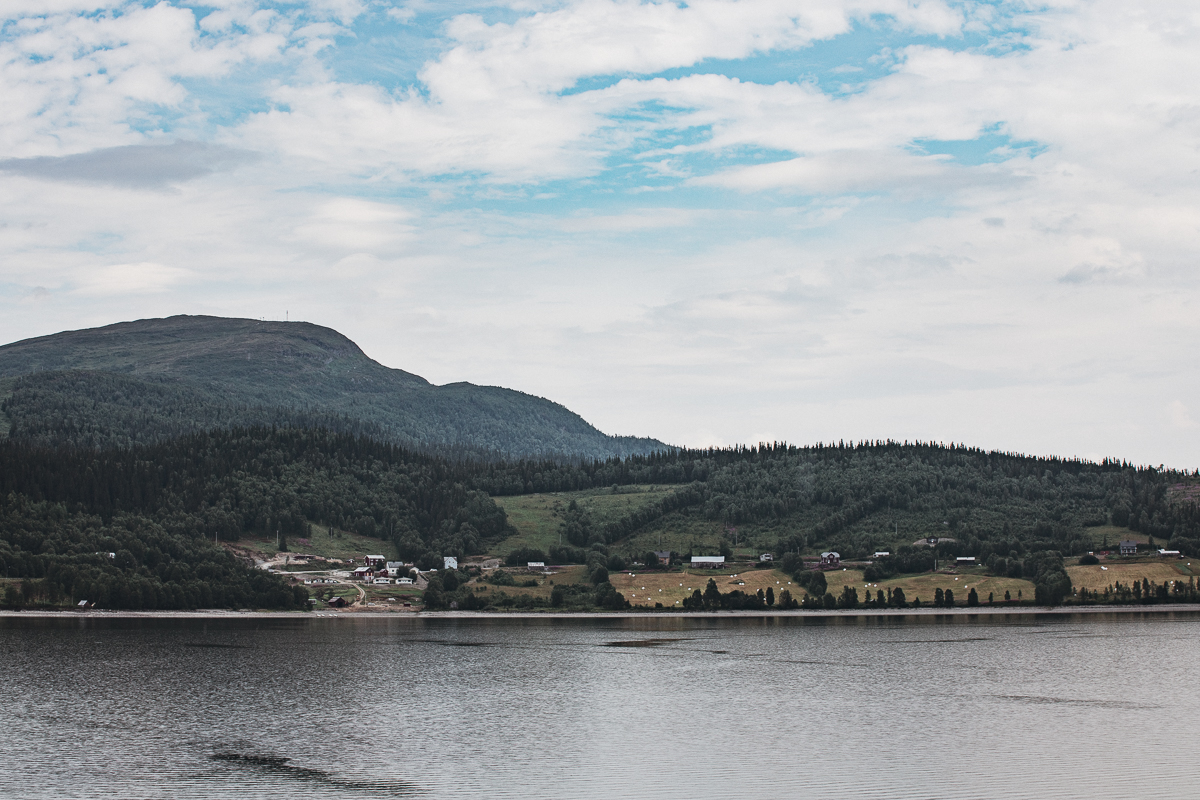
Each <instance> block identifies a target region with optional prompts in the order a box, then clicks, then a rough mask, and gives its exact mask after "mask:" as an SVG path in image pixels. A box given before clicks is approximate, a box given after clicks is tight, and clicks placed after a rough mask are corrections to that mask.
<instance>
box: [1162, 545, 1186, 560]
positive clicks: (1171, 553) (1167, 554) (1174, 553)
mask: <svg viewBox="0 0 1200 800" xmlns="http://www.w3.org/2000/svg"><path fill="white" fill-rule="evenodd" d="M1158 554H1159V555H1160V556H1162V557H1163V558H1183V556H1182V555H1180V553H1179V551H1178V550H1163V549H1162V548H1161V547H1160V548H1158Z"/></svg>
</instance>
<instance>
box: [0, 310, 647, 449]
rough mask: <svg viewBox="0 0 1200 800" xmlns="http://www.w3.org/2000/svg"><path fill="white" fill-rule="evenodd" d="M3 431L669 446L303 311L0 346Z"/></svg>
mask: <svg viewBox="0 0 1200 800" xmlns="http://www.w3.org/2000/svg"><path fill="white" fill-rule="evenodd" d="M0 382H2V383H3V384H4V385H5V386H6V388H7V391H5V390H3V389H0V396H3V397H4V404H3V411H4V414H5V417H6V422H7V424H8V426H9V435H10V436H13V437H15V438H27V439H32V440H36V441H40V442H43V443H70V444H85V445H89V446H108V445H114V444H116V445H129V444H134V443H144V442H148V441H158V440H161V439H163V438H164V437H169V436H171V435H180V434H182V433H187V432H193V431H196V430H201V429H204V428H208V427H228V426H229V425H231V424H241V425H245V424H302V425H306V424H307V425H311V424H316V425H324V426H328V427H332V428H335V429H343V430H352V431H355V432H361V433H366V434H368V435H373V436H376V437H377V438H382V439H386V440H390V441H394V442H397V443H400V444H404V445H407V446H414V447H418V448H421V449H437V448H439V447H440V448H458V449H461V450H466V451H475V452H479V453H492V454H496V455H504V456H509V457H514V456H516V457H525V456H545V455H560V456H566V457H584V458H609V457H618V456H624V455H631V454H637V453H648V452H653V451H656V450H663V449H667V448H668V446H667V445H665V444H664V443H662V442H660V441H658V440H655V439H649V438H639V437H630V436H609V435H607V434H604V433H602V432H600V431H599V430H597V429H596V428H595V427H594V426H592V425H591V424H590V423H588V422H587V421H586V420H584V419H583V418H582V417H581V416H579V415H578V414H576V413H574V412H572V411H570V410H569V409H567V408H566V407H564V406H562V405H561V404H558V403H555V402H553V401H551V400H548V399H545V398H541V397H537V396H535V395H530V394H527V393H524V392H520V391H517V390H513V389H506V388H503V387H497V386H479V385H476V384H472V383H467V382H461V381H460V382H456V383H450V384H445V385H442V386H437V385H434V384H432V383H430V382H429V381H427V380H426V379H425V378H422V377H421V376H419V375H416V374H414V373H410V372H406V371H404V370H400V369H393V368H390V367H386V366H384V365H382V364H380V363H379V362H377V361H375V360H374V359H372V358H370V357H369V356H367V355H366V353H364V352H363V350H362V349H361V348H360V347H359V346H358V345H357V344H355V343H354V342H353V341H352V340H350V339H349V338H348V337H346V336H344V335H343V334H341V333H339V332H338V331H336V330H334V329H332V328H327V327H324V326H320V325H315V324H313V323H309V322H267V321H260V320H249V319H233V318H225V317H211V316H198V315H179V316H174V317H166V318H157V319H142V320H133V321H129V322H119V323H114V324H112V325H106V326H102V327H99V328H84V329H80V330H74V331H64V332H61V333H57V334H50V335H48V336H40V337H35V338H32V339H25V340H22V341H18V342H13V343H11V344H7V345H3V346H0Z"/></svg>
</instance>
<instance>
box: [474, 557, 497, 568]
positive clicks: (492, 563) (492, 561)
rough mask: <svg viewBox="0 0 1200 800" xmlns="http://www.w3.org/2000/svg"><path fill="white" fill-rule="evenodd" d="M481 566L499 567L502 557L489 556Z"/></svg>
mask: <svg viewBox="0 0 1200 800" xmlns="http://www.w3.org/2000/svg"><path fill="white" fill-rule="evenodd" d="M479 568H480V569H499V568H500V559H498V558H489V559H487V560H486V561H484V562H483V563H482V564H480V565H479Z"/></svg>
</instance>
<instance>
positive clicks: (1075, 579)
mask: <svg viewBox="0 0 1200 800" xmlns="http://www.w3.org/2000/svg"><path fill="white" fill-rule="evenodd" d="M1189 564H1194V565H1195V566H1194V567H1189ZM1197 572H1200V561H1191V560H1183V561H1180V560H1178V559H1174V560H1170V561H1167V560H1154V561H1142V560H1137V561H1124V560H1116V559H1106V560H1105V561H1103V562H1101V563H1099V564H1092V565H1089V566H1078V565H1077V566H1074V567H1067V574H1068V575H1070V576H1071V583H1072V585H1073V586H1074V587H1075V588H1076V589H1087V590H1088V591H1101V592H1102V591H1104V590H1105V589H1107V588H1108V587H1109V586H1111V585H1113V584H1115V583H1116V582H1117V581H1120V582H1121V583H1123V584H1126V585H1128V584H1131V583H1133V582H1134V581H1140V580H1142V578H1145V579H1146V580H1148V581H1150V582H1151V583H1156V584H1162V582H1163V581H1177V580H1182V581H1184V582H1185V583H1186V582H1187V581H1188V580H1189V579H1190V578H1191V577H1192V576H1193V575H1195V574H1196V573H1197Z"/></svg>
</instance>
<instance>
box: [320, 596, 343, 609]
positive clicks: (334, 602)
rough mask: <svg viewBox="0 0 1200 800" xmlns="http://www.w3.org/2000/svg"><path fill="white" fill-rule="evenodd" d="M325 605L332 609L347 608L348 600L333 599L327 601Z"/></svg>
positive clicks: (341, 598)
mask: <svg viewBox="0 0 1200 800" xmlns="http://www.w3.org/2000/svg"><path fill="white" fill-rule="evenodd" d="M325 605H327V606H329V607H330V608H345V607H346V598H344V597H331V598H329V599H328V600H326V601H325Z"/></svg>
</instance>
